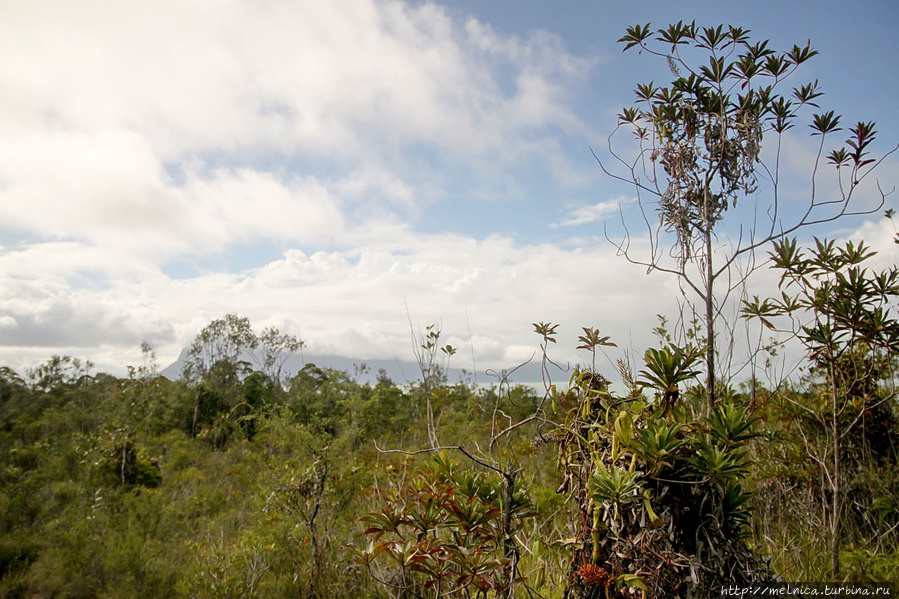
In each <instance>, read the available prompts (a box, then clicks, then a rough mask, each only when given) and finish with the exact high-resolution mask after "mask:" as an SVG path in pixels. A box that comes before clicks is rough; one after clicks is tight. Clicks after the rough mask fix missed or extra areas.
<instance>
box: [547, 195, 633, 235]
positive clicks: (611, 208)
mask: <svg viewBox="0 0 899 599" xmlns="http://www.w3.org/2000/svg"><path fill="white" fill-rule="evenodd" d="M634 201H635V200H634V199H632V198H627V197H624V196H621V197H618V198H616V199H614V200H607V201H604V202H598V203H596V204H592V205H590V206H581V207H579V208H575V209H574V210H572V211H571V218H569V219H568V220H564V221H562V222H560V223H553V224H552V225H550V226H551V227H572V226H576V225H585V224H588V223H593V222H596V221H599V220H605V219H606V218H608V217H609V216H610V215H612V214H615V213H617V212H618V211H619V210H620V209H621V206H622V204H630V203H632V202H634Z"/></svg>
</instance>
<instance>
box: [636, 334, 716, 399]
mask: <svg viewBox="0 0 899 599" xmlns="http://www.w3.org/2000/svg"><path fill="white" fill-rule="evenodd" d="M701 357H702V350H701V349H700V348H697V347H695V346H693V345H688V346H687V347H685V348H681V347H675V346H673V345H669V346H668V347H666V348H663V349H648V350H646V353H645V354H644V355H643V361H644V362H645V363H646V368H644V369H643V370H641V371H640V372H639V373H638V379H639V380H638V385H639V386H640V387H641V388H645V387H652V388H653V389H656V390H657V391H658V392H659V395H661V404H660V405H661V407H662V409H663V411H664V413H667V412H668V411H669V410H670V409H671V408H672V407H673V406H674V403H675V402H676V401H677V398H678V397H679V395H680V391H679V388H678V386H679V385H680V383H682V382H684V381H688V380H690V379H692V378H696V377H697V376H699V375H700V372H699V371H698V370H692V367H693V365H694V364H696V362H697V361H698V360H699V359H700V358H701Z"/></svg>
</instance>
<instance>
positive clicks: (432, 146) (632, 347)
mask: <svg viewBox="0 0 899 599" xmlns="http://www.w3.org/2000/svg"><path fill="white" fill-rule="evenodd" d="M694 19H695V20H696V21H697V23H698V24H700V25H707V24H711V25H716V24H719V23H724V24H734V25H739V26H742V27H745V28H748V29H750V30H752V33H753V35H754V36H758V37H759V38H761V39H770V40H771V46H772V47H774V48H776V49H788V48H790V47H792V45H793V44H797V43H798V44H800V45H803V44H805V43H806V41H808V40H811V42H812V45H813V47H815V48H816V49H817V50H819V52H820V55H819V56H818V57H816V58H815V59H813V60H812V61H810V62H809V63H808V64H807V65H804V66H803V68H802V70H800V71H799V72H798V73H797V74H796V76H795V78H794V80H793V82H795V84H796V85H799V84H801V83H804V82H806V81H814V80H816V79H817V80H818V81H819V82H820V85H821V87H822V89H823V91H824V92H825V96H824V97H822V98H821V99H820V104H821V106H822V109H828V110H829V109H834V110H835V111H836V112H837V113H838V114H842V115H844V121H843V122H844V124H848V123H854V122H856V121H859V120H864V121H870V120H874V121H877V124H878V126H877V130H878V132H879V133H878V141H877V143H876V145H875V148H874V149H875V151H876V152H880V153H883V152H885V151H888V150H890V149H892V147H893V146H895V145H896V143H897V142H899V118H897V116H896V113H895V98H896V97H899V77H897V76H896V75H897V72H896V66H895V60H896V56H899V42H897V36H896V35H895V31H896V30H897V29H899V5H896V4H895V3H894V2H893V1H887V0H884V1H859V2H856V3H852V4H851V5H847V4H846V3H845V2H835V1H830V0H821V1H815V2H811V1H799V0H783V1H780V2H767V1H763V2H756V3H736V2H720V0H718V1H715V2H693V1H684V2H670V1H667V0H666V1H646V2H617V1H616V2H612V1H605V0H596V1H592V2H586V1H583V2H580V1H578V2H575V1H568V2H556V3H548V2H543V1H539V0H514V1H513V0H491V1H483V0H452V1H449V0H448V1H445V2H420V1H413V0H409V1H393V0H307V1H279V2H275V1H267V0H221V1H218V2H210V1H209V0H177V1H174V0H156V1H154V2H144V1H137V0H114V1H112V0H108V1H92V0H76V1H67V2H63V1H48V0H7V1H5V2H3V3H0V364H3V365H7V366H10V367H12V368H14V369H16V370H17V371H19V372H24V371H26V370H27V369H28V368H30V367H34V366H35V365H37V364H39V363H41V362H43V361H45V360H47V359H48V358H49V357H50V356H52V355H71V356H74V357H78V358H82V359H89V360H91V361H92V362H93V363H94V364H95V369H96V370H100V371H106V372H110V373H113V374H123V373H124V372H125V369H126V365H128V364H138V363H140V356H141V354H140V345H141V343H142V342H147V343H149V344H151V345H152V346H153V347H154V348H155V350H156V352H157V355H158V359H159V362H160V364H161V365H162V366H165V365H167V364H169V363H171V362H172V361H174V360H175V359H176V358H177V356H178V355H179V353H180V352H181V350H182V349H183V348H184V347H185V346H187V345H189V344H190V342H191V340H192V339H193V338H194V336H195V335H196V334H197V332H198V331H199V330H200V329H201V328H202V327H203V326H205V325H206V324H207V323H209V322H210V321H211V320H212V319H215V318H219V317H221V316H223V315H224V314H226V313H236V314H239V315H241V316H246V317H248V318H249V319H250V320H251V322H252V323H253V324H254V326H256V327H257V329H261V328H262V327H264V326H270V325H274V326H277V327H279V328H280V329H281V330H282V331H284V332H288V333H291V334H295V335H298V336H299V337H300V338H302V339H303V340H304V341H305V343H306V350H305V351H306V352H307V353H309V354H315V355H326V354H334V355H340V356H347V357H351V358H355V359H359V360H360V361H364V360H365V359H375V358H388V359H389V358H396V359H401V360H408V359H411V358H412V348H413V341H412V335H411V332H412V331H421V330H423V329H424V328H425V327H426V326H427V325H429V324H431V323H437V324H438V326H439V327H440V328H441V330H442V337H441V339H442V341H443V342H446V343H450V344H452V345H454V346H455V347H457V348H458V353H457V354H456V355H455V356H454V357H453V363H452V365H453V366H456V367H460V368H471V369H479V370H483V369H485V368H495V369H499V368H511V367H514V366H515V365H516V364H519V363H521V362H522V361H525V360H527V359H529V358H530V357H531V356H532V355H533V354H534V352H535V350H537V348H538V342H539V338H538V337H537V336H536V335H535V334H534V332H533V326H532V323H534V322H539V321H545V322H552V323H557V324H559V328H558V332H559V335H558V341H559V342H558V343H557V344H556V345H554V346H553V347H552V348H551V350H552V352H553V353H552V354H551V356H552V357H554V358H555V359H557V360H559V361H560V362H563V363H565V362H572V363H573V362H577V361H578V360H583V359H585V356H584V355H583V354H584V352H578V351H577V350H576V349H575V347H576V345H577V336H578V334H580V329H581V327H596V328H598V329H599V330H600V331H601V332H602V333H603V334H606V335H611V336H612V338H613V340H614V341H616V342H617V343H618V345H619V349H617V350H613V353H612V354H611V355H610V357H611V358H612V359H614V358H615V357H616V356H617V355H620V354H621V353H622V352H626V351H629V352H633V353H635V354H636V355H640V354H642V352H643V350H644V349H645V348H646V347H648V346H650V345H653V343H654V342H655V340H654V337H653V335H652V332H651V331H652V328H653V327H654V326H656V324H657V322H656V316H655V315H656V314H660V313H661V314H668V315H674V314H676V312H677V309H678V305H679V300H680V298H681V295H680V291H679V288H678V285H677V281H675V280H673V279H672V278H671V277H669V276H666V275H665V274H663V273H658V272H656V273H652V274H647V273H646V269H645V268H642V267H640V266H635V265H633V264H630V263H628V262H627V261H626V260H625V259H623V258H622V257H619V256H616V251H615V248H614V247H613V246H612V245H611V244H610V243H609V242H608V241H607V240H606V238H605V233H604V232H605V231H609V232H610V234H611V235H612V237H615V236H616V235H620V234H621V231H622V229H621V217H622V216H623V217H624V219H625V221H626V222H635V221H633V219H635V218H639V211H638V208H637V204H636V202H635V193H634V189H633V187H632V186H627V185H624V184H621V183H620V182H617V181H615V180H614V179H612V178H610V177H608V176H606V175H604V174H603V172H602V170H601V169H600V168H599V166H598V164H597V162H596V160H595V159H594V156H593V154H592V152H591V148H592V149H593V150H594V151H596V152H597V154H598V155H599V156H600V157H601V158H608V155H607V154H604V152H605V151H606V150H607V147H608V146H607V138H608V136H609V134H610V133H611V132H612V131H613V130H614V128H615V125H616V114H617V113H618V112H619V111H620V110H621V108H622V107H625V106H628V105H630V104H631V103H632V102H633V99H634V96H633V89H634V86H635V85H636V84H637V83H641V82H647V81H649V80H653V79H655V80H656V81H662V80H664V77H665V76H666V75H668V76H670V73H668V72H667V67H666V66H665V65H664V63H662V64H660V63H659V61H658V60H654V59H653V58H652V57H651V56H648V55H645V54H643V55H641V54H638V53H637V52H636V51H629V52H627V53H622V46H621V45H620V44H617V43H616V40H617V39H618V38H620V37H621V36H622V35H623V34H624V30H625V28H626V27H628V26H630V25H635V24H638V23H639V24H645V23H647V22H651V23H652V24H653V26H656V27H662V26H665V25H666V24H668V23H670V22H676V21H678V20H688V21H689V20H694ZM808 133H809V130H808V129H807V127H805V126H802V127H797V128H796V129H795V130H794V131H791V133H790V135H789V136H788V138H787V139H785V141H784V152H783V160H782V169H783V172H784V181H785V182H786V181H794V182H795V185H792V184H791V186H790V189H791V190H793V191H794V192H795V194H794V195H795V197H794V198H793V199H794V200H795V201H796V202H798V203H797V204H796V205H797V206H798V205H801V202H802V197H804V196H803V194H806V195H807V194H808V193H809V192H808V188H809V186H808V181H809V177H810V175H809V173H810V172H811V166H812V164H813V159H814V146H813V145H811V141H810V138H809V137H808ZM615 139H616V140H617V142H616V143H618V144H620V145H617V146H615V147H616V148H620V149H621V150H622V151H623V152H625V153H626V152H627V150H628V149H630V148H631V147H632V143H631V142H629V140H628V138H627V137H626V136H623V137H622V136H619V137H616V138H615ZM834 141H835V142H837V141H839V139H836V140H834ZM629 144H630V145H629ZM877 178H878V180H879V181H880V183H881V186H882V187H883V188H884V189H887V190H888V189H890V188H891V187H892V186H893V185H895V184H896V183H897V180H899V171H897V169H896V159H895V158H894V157H890V158H888V159H887V160H886V161H885V162H884V163H883V164H882V165H881V167H880V168H879V169H878V172H877ZM828 185H829V187H828ZM833 190H834V187H833V182H832V181H831V182H830V183H827V182H825V181H822V183H821V184H820V186H819V188H818V193H822V194H823V193H828V192H829V191H833ZM864 191H865V193H866V194H867V195H863V196H862V197H861V198H860V201H861V202H862V203H865V202H867V203H869V204H870V202H873V201H875V200H876V199H877V194H876V188H875V187H874V186H873V179H872V180H870V181H869V184H868V185H867V187H865V188H864ZM791 197H793V196H791ZM894 200H895V198H894V197H889V198H888V199H887V204H888V205H892V204H894V203H895V202H894ZM788 207H789V206H788ZM785 213H789V210H787V209H785ZM813 234H814V235H819V236H829V237H831V238H837V239H856V240H858V239H864V240H865V241H866V242H867V243H868V244H869V245H871V246H872V247H874V248H875V249H877V250H879V251H880V254H879V256H878V260H879V264H881V265H888V264H893V263H895V261H896V257H897V250H896V249H895V247H896V246H895V245H894V244H892V236H893V235H894V229H893V225H892V224H891V223H890V222H889V221H887V220H886V219H884V218H881V217H879V213H878V214H875V215H872V216H869V217H860V218H854V219H846V220H841V221H839V222H837V223H832V224H830V225H828V226H825V227H819V228H818V229H815V230H813V231H804V232H803V233H802V235H803V236H804V239H808V238H809V237H810V236H811V235H813ZM645 242H646V240H645V238H644V237H642V236H641V234H640V233H636V232H635V234H634V238H633V239H632V247H633V248H634V249H636V250H640V249H641V248H643V247H645ZM757 280H758V282H755V280H754V281H753V285H756V287H755V288H754V289H758V290H761V291H762V292H764V291H765V290H770V289H773V287H772V285H773V283H772V281H773V278H772V276H771V275H770V273H766V272H763V271H760V272H759V273H758V276H757ZM756 292H758V291H756ZM614 352H619V353H618V354H616V353H614ZM605 368H606V369H608V368H611V366H610V365H608V364H606V365H605Z"/></svg>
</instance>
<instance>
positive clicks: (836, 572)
mask: <svg viewBox="0 0 899 599" xmlns="http://www.w3.org/2000/svg"><path fill="white" fill-rule="evenodd" d="M829 361H830V393H831V402H832V404H831V407H832V414H831V417H832V418H833V421H832V422H831V434H832V435H833V471H832V473H831V477H832V478H831V481H830V487H831V492H832V493H833V497H832V499H831V513H830V517H831V521H830V576H831V580H832V582H838V581H839V577H840V529H841V524H842V518H841V515H840V512H841V511H842V509H843V502H842V498H841V497H840V493H841V491H842V489H841V488H840V425H839V421H838V417H839V414H840V413H839V396H838V395H837V382H836V365H835V363H834V362H835V358H834V357H833V356H832V355H831V356H830V359H829Z"/></svg>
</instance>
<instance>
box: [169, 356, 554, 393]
mask: <svg viewBox="0 0 899 599" xmlns="http://www.w3.org/2000/svg"><path fill="white" fill-rule="evenodd" d="M186 357H187V350H186V349H184V350H182V351H181V355H180V356H178V359H177V360H175V362H173V363H172V364H170V365H169V366H167V367H165V368H164V369H163V370H162V371H161V372H160V374H162V375H163V376H165V377H166V378H169V379H172V380H175V379H177V378H179V377H180V376H181V369H182V368H183V366H184V360H185V358H186ZM248 361H250V360H248ZM306 364H315V365H316V366H318V367H319V368H330V369H332V370H337V371H341V372H346V373H347V374H349V375H350V377H352V378H354V379H355V380H356V381H358V382H359V383H362V384H365V383H375V382H376V381H377V379H378V374H379V372H381V371H382V370H383V371H384V373H385V374H386V375H387V377H388V378H389V379H390V380H392V381H393V382H395V383H397V384H398V385H405V384H409V383H412V382H415V381H419V380H421V371H420V370H419V368H418V364H416V363H415V362H411V361H408V360H399V359H392V360H387V359H371V360H360V359H356V358H347V357H344V356H332V355H314V354H305V353H303V354H292V355H291V356H290V357H288V358H287V360H286V361H285V363H284V371H285V372H288V373H291V374H295V373H297V372H299V371H300V370H301V369H302V368H303V366H305V365H306ZM513 368H514V367H510V368H508V369H507V372H509V371H512V370H513ZM550 368H551V371H550V372H551V375H552V378H553V381H554V382H565V383H567V382H568V376H569V375H570V371H569V372H565V371H563V370H562V369H560V368H558V367H555V366H550ZM508 378H509V380H510V381H511V382H513V383H517V384H522V385H537V384H541V383H542V377H541V375H540V363H539V362H537V361H531V362H529V363H527V364H524V365H523V366H521V367H519V368H516V369H515V370H514V372H511V374H509V377H508ZM497 380H498V376H497V374H496V373H494V372H493V371H490V373H488V372H486V371H483V370H479V371H478V372H472V371H471V370H467V369H463V368H449V369H448V370H447V381H448V382H449V383H450V384H454V383H458V382H465V383H473V384H478V385H492V384H496V382H497Z"/></svg>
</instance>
